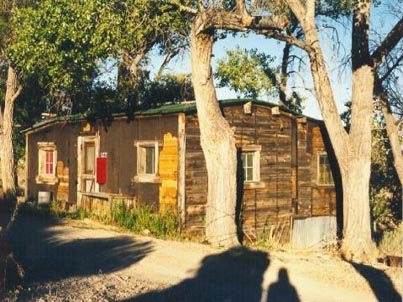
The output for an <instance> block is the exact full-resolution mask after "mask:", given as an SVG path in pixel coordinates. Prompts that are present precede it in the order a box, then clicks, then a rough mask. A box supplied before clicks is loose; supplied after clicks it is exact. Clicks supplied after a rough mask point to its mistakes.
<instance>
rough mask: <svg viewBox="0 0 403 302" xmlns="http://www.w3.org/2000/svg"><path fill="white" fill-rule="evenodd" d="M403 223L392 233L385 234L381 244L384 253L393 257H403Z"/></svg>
mask: <svg viewBox="0 0 403 302" xmlns="http://www.w3.org/2000/svg"><path fill="white" fill-rule="evenodd" d="M402 235H403V222H400V224H399V226H398V227H397V228H395V229H394V230H392V231H389V232H385V233H384V234H383V237H382V240H381V242H380V244H379V248H380V249H381V251H382V252H384V253H385V254H387V255H392V256H403V236H402Z"/></svg>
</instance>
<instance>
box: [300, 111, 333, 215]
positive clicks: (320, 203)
mask: <svg viewBox="0 0 403 302" xmlns="http://www.w3.org/2000/svg"><path fill="white" fill-rule="evenodd" d="M297 127H298V177H297V179H298V197H297V202H298V204H297V207H296V213H295V214H296V217H309V216H326V215H333V216H334V215H336V190H335V186H334V184H333V185H320V184H319V183H318V164H319V163H318V158H319V157H318V156H319V154H323V153H327V150H329V149H330V147H329V146H330V143H328V142H327V143H326V145H325V141H324V137H323V134H322V132H323V131H324V130H323V127H320V125H319V124H318V123H315V122H312V121H307V120H306V119H305V118H302V119H300V120H299V121H298V126H297ZM329 153H331V152H329ZM328 156H329V157H330V159H331V158H332V156H333V155H332V154H328ZM335 164H336V163H333V165H332V167H333V170H336V168H335V167H334V166H335ZM336 173H337V171H333V174H336Z"/></svg>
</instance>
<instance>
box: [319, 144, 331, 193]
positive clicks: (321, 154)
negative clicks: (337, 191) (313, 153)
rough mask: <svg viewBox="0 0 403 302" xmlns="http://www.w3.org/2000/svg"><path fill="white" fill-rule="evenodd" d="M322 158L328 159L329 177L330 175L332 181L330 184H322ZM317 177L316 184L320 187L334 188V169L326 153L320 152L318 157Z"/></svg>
mask: <svg viewBox="0 0 403 302" xmlns="http://www.w3.org/2000/svg"><path fill="white" fill-rule="evenodd" d="M322 157H326V158H327V162H328V167H329V175H330V180H329V182H322V180H321V175H322V173H321V158H322ZM316 169H317V177H316V183H317V184H318V185H319V186H327V187H329V186H334V178H333V173H332V167H331V165H330V161H329V155H328V154H327V153H326V152H319V153H318V155H317V168H316Z"/></svg>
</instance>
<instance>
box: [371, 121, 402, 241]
mask: <svg viewBox="0 0 403 302" xmlns="http://www.w3.org/2000/svg"><path fill="white" fill-rule="evenodd" d="M372 133H373V134H372V166H371V179H370V185H371V186H370V203H371V216H372V223H373V231H374V233H375V235H376V234H381V233H383V232H385V231H388V230H391V229H394V228H396V227H397V225H398V223H399V221H401V219H402V208H401V206H402V205H401V202H402V186H401V184H400V182H399V179H398V177H397V174H396V170H395V168H394V166H393V155H392V152H391V149H390V144H389V139H388V136H387V134H386V131H385V125H384V122H383V121H382V120H375V123H374V130H373V132H372Z"/></svg>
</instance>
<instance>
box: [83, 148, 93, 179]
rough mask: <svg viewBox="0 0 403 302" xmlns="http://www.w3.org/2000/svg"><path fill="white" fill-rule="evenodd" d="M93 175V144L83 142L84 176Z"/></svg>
mask: <svg viewBox="0 0 403 302" xmlns="http://www.w3.org/2000/svg"><path fill="white" fill-rule="evenodd" d="M94 173H95V142H93V141H92V142H84V174H94Z"/></svg>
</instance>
